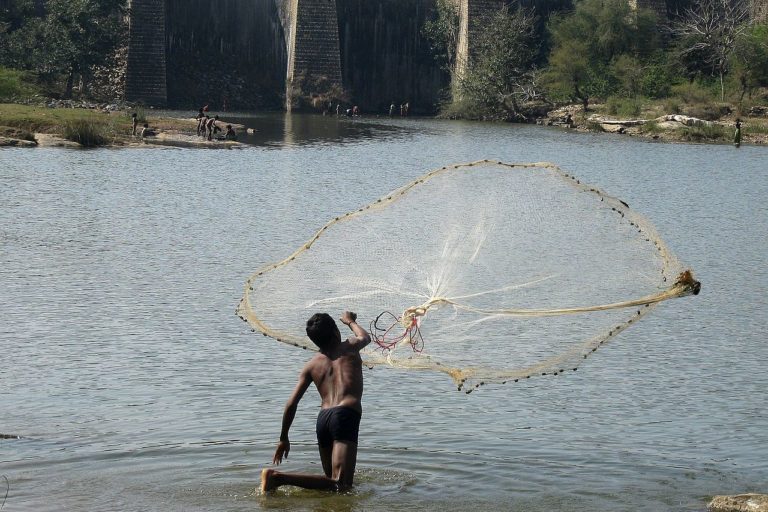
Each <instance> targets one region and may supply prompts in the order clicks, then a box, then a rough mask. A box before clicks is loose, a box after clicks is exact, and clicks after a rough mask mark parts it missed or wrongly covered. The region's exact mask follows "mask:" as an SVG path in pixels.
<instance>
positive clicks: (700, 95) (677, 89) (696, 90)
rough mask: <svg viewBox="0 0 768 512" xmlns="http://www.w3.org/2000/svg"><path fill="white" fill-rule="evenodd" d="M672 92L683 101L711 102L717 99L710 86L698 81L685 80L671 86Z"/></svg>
mask: <svg viewBox="0 0 768 512" xmlns="http://www.w3.org/2000/svg"><path fill="white" fill-rule="evenodd" d="M672 93H673V94H674V95H675V96H677V97H678V98H680V100H682V102H683V103H712V102H714V101H717V98H716V96H715V94H713V92H712V89H711V87H706V86H705V85H704V84H702V83H701V82H698V81H694V82H685V83H682V84H678V85H675V86H673V87H672Z"/></svg>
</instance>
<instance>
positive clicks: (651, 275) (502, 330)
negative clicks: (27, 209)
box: [237, 161, 699, 391]
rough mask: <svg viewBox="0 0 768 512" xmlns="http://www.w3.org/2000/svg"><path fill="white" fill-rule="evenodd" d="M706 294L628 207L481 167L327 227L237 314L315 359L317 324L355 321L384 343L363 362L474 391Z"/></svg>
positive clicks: (530, 173)
mask: <svg viewBox="0 0 768 512" xmlns="http://www.w3.org/2000/svg"><path fill="white" fill-rule="evenodd" d="M698 289H699V284H698V283H697V282H696V281H695V280H694V279H693V277H692V274H691V273H690V271H683V268H682V267H681V266H680V264H679V263H678V261H677V260H676V258H675V257H674V256H673V254H672V253H671V252H670V251H669V249H668V248H667V247H666V245H665V244H664V242H663V241H662V240H661V239H660V237H659V236H658V235H657V233H656V231H655V230H654V229H653V227H652V226H651V225H650V223H649V222H648V221H646V220H645V219H644V218H642V217H641V216H640V215H639V214H637V213H635V212H634V211H632V210H631V209H630V208H629V207H628V205H627V204H626V203H624V202H622V201H620V200H618V199H615V198H612V197H610V196H608V195H607V194H605V193H603V192H602V191H600V190H599V189H597V188H595V187H591V186H588V185H584V184H582V183H580V182H579V180H577V179H576V178H574V177H573V176H570V175H569V174H567V173H565V172H563V171H561V170H560V169H559V168H558V167H556V166H555V165H552V164H548V163H533V164H505V163H502V162H491V161H482V162H474V163H467V164H457V165H452V166H447V167H443V168H440V169H436V170H433V171H431V172H429V173H427V174H425V175H424V176H422V177H421V178H418V179H416V180H414V181H413V182H411V183H409V184H407V185H406V186H404V187H402V188H400V189H398V190H396V191H394V192H392V193H390V194H388V195H387V196H385V197H383V198H381V199H379V200H377V201H375V202H374V203H372V204H370V205H368V206H365V207H363V208H360V209H358V210H356V211H353V212H350V213H348V214H346V215H343V216H341V217H337V218H335V219H332V220H330V221H329V222H328V223H327V224H325V225H324V226H323V227H322V228H321V229H320V230H319V231H318V232H317V233H316V234H315V235H314V236H313V237H312V239H310V240H309V241H307V242H306V243H305V244H304V245H302V246H301V247H300V248H299V249H297V250H296V251H295V252H294V253H293V254H291V255H290V256H288V257H287V258H286V259H285V260H283V261H281V262H278V263H275V264H271V265H268V266H266V267H264V268H262V269H259V270H258V271H256V272H255V273H254V274H253V275H252V276H251V277H250V278H249V279H248V281H247V283H246V285H245V293H244V296H243V299H242V300H241V302H240V304H239V306H238V310H237V313H238V315H239V316H240V317H241V318H242V319H244V320H245V321H247V322H248V323H249V324H250V325H251V326H252V328H253V330H254V331H256V330H258V331H260V332H261V333H263V334H265V335H266V336H270V337H272V338H274V339H276V340H278V341H281V342H283V343H288V344H292V345H295V346H298V347H304V348H308V349H313V350H314V349H315V347H314V345H313V344H312V342H311V341H310V340H309V339H308V338H307V337H306V334H305V332H304V326H305V323H306V320H307V319H308V318H309V317H310V316H311V315H312V314H313V313H315V312H318V311H320V312H322V311H325V312H330V313H331V314H332V315H334V316H336V317H338V316H339V315H340V314H341V312H343V311H344V310H352V311H356V312H357V313H358V321H359V322H360V323H361V325H365V324H366V321H369V322H370V324H369V328H370V332H371V335H372V337H373V339H374V340H375V343H372V344H371V345H369V347H368V348H366V349H365V351H364V352H363V358H364V361H365V362H366V364H368V365H371V366H373V365H377V364H389V365H392V366H396V367H401V368H411V369H424V370H435V371H441V372H444V373H446V374H448V375H450V376H451V377H452V378H453V379H454V381H455V382H456V384H457V386H458V388H459V389H462V388H463V389H465V390H468V391H471V390H472V389H474V388H475V387H477V386H479V385H482V384H484V383H490V382H494V383H496V382H499V383H504V382H508V381H514V380H519V379H523V378H528V377H531V376H533V375H557V374H560V373H562V372H564V371H573V370H575V369H576V368H577V367H578V364H579V362H580V361H582V360H583V359H584V358H586V357H587V356H588V355H589V354H591V353H592V352H594V351H595V350H597V348H598V347H599V346H600V345H601V344H603V343H605V342H606V341H607V340H609V339H610V338H611V337H613V336H615V335H616V334H618V333H619V332H621V331H622V330H623V329H625V328H626V327H628V326H629V325H631V324H632V323H633V322H635V321H637V320H638V319H639V318H641V317H642V316H643V315H645V314H646V313H647V312H648V311H650V310H651V309H652V308H653V306H654V305H656V304H658V303H659V302H661V301H663V300H666V299H669V298H673V297H679V296H682V295H686V294H689V293H698ZM366 319H367V320H366Z"/></svg>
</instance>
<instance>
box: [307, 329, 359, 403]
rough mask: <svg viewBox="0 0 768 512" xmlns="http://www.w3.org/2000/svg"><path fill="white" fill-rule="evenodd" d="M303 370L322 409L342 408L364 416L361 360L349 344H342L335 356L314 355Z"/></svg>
mask: <svg viewBox="0 0 768 512" xmlns="http://www.w3.org/2000/svg"><path fill="white" fill-rule="evenodd" d="M306 370H307V371H308V372H309V374H310V376H311V378H312V382H313V383H314V384H315V387H316V388H317V391H318V393H320V399H321V400H322V402H321V405H320V407H321V408H323V409H328V408H329V407H339V406H343V407H349V408H351V409H355V410H356V411H357V412H359V413H362V412H363V408H362V405H361V399H362V397H363V360H362V359H361V358H360V351H359V349H357V348H354V347H352V346H350V344H349V341H345V342H342V343H341V344H340V345H339V349H338V352H337V353H334V354H328V355H327V354H323V353H320V354H317V355H316V356H315V357H313V358H312V360H310V361H309V363H307V366H306Z"/></svg>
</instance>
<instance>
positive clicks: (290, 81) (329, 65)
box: [284, 0, 342, 112]
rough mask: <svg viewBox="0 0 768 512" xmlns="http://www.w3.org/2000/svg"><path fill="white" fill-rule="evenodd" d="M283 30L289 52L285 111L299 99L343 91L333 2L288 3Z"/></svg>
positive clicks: (292, 0) (306, 0) (294, 0)
mask: <svg viewBox="0 0 768 512" xmlns="http://www.w3.org/2000/svg"><path fill="white" fill-rule="evenodd" d="M287 2H288V4H287V5H288V9H287V11H285V13H284V23H286V25H285V26H284V31H285V35H286V46H287V50H288V70H287V73H286V84H285V85H286V92H285V108H286V110H287V111H288V112H290V111H291V110H292V109H294V108H296V107H298V106H299V104H298V103H299V101H300V99H302V98H311V97H317V98H323V97H325V96H326V95H328V94H329V93H333V92H336V93H338V94H340V93H341V91H342V78H341V56H340V52H339V21H338V16H337V13H336V0H287Z"/></svg>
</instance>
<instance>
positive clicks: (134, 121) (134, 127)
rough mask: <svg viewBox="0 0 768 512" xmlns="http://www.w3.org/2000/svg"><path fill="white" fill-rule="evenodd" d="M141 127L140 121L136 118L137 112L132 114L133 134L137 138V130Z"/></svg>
mask: <svg viewBox="0 0 768 512" xmlns="http://www.w3.org/2000/svg"><path fill="white" fill-rule="evenodd" d="M138 125H139V119H138V117H137V116H136V112H134V113H132V114H131V128H132V129H131V134H132V135H133V136H134V137H135V136H136V128H137V127H138Z"/></svg>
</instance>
